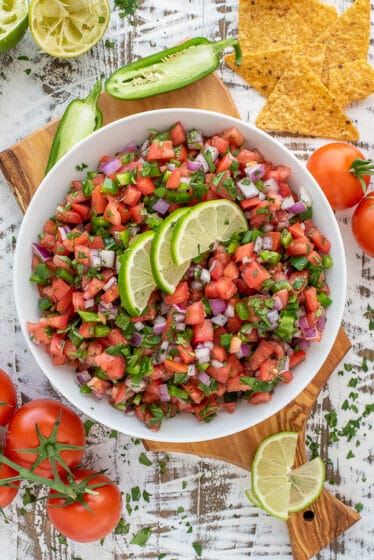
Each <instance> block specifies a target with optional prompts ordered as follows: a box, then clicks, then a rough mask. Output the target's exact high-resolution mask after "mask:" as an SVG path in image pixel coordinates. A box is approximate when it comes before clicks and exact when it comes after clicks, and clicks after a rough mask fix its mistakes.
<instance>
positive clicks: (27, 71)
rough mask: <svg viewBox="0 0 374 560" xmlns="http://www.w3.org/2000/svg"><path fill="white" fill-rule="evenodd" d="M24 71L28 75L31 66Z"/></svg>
mask: <svg viewBox="0 0 374 560" xmlns="http://www.w3.org/2000/svg"><path fill="white" fill-rule="evenodd" d="M24 72H25V74H26V75H27V76H28V75H29V74H31V68H25V70H24Z"/></svg>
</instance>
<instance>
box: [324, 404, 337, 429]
mask: <svg viewBox="0 0 374 560" xmlns="http://www.w3.org/2000/svg"><path fill="white" fill-rule="evenodd" d="M325 420H326V422H327V425H328V427H329V428H336V426H337V425H338V416H337V414H336V410H334V409H332V410H330V411H329V412H328V413H327V414H325Z"/></svg>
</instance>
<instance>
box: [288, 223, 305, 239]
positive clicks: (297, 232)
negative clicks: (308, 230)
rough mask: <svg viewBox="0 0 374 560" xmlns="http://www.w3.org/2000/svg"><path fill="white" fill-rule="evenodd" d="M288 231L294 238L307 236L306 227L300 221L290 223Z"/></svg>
mask: <svg viewBox="0 0 374 560" xmlns="http://www.w3.org/2000/svg"><path fill="white" fill-rule="evenodd" d="M288 231H289V232H290V234H291V235H292V237H294V238H300V237H304V236H305V231H304V228H303V227H302V226H301V223H300V222H296V223H295V224H291V225H289V226H288Z"/></svg>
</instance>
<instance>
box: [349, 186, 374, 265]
mask: <svg viewBox="0 0 374 560" xmlns="http://www.w3.org/2000/svg"><path fill="white" fill-rule="evenodd" d="M352 231H353V235H354V236H355V239H356V241H357V243H358V244H359V245H360V247H361V248H362V249H363V250H364V251H365V253H367V254H368V255H369V256H370V257H374V233H373V232H374V194H373V193H369V194H368V195H367V196H365V198H363V199H362V200H361V202H360V203H359V205H358V206H357V208H356V209H355V211H354V213H353V216H352Z"/></svg>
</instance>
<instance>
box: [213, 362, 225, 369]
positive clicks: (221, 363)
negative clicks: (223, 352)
mask: <svg viewBox="0 0 374 560" xmlns="http://www.w3.org/2000/svg"><path fill="white" fill-rule="evenodd" d="M211 364H212V366H213V367H214V368H221V367H223V366H224V363H223V362H221V361H220V360H212V361H211Z"/></svg>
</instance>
